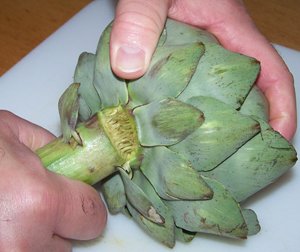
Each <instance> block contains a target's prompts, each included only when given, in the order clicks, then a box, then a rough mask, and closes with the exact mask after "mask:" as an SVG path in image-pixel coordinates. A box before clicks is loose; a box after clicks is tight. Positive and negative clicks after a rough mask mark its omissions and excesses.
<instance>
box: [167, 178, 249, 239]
mask: <svg viewBox="0 0 300 252" xmlns="http://www.w3.org/2000/svg"><path fill="white" fill-rule="evenodd" d="M204 179H205V181H206V182H207V183H208V185H209V186H210V187H211V188H212V190H213V191H214V197H213V198H212V199H210V200H197V201H195V200H193V201H187V200H185V201H164V202H165V204H166V205H167V206H168V207H169V208H170V209H171V211H172V213H173V217H174V220H175V224H176V226H177V227H180V228H183V229H185V230H188V231H191V232H203V233H210V234H216V235H221V236H226V237H232V238H242V239H244V238H246V237H247V234H248V228H247V225H246V222H245V220H244V217H243V215H242V212H241V208H240V206H239V204H238V203H237V202H236V201H235V199H234V198H233V197H232V196H231V195H230V193H229V192H228V191H227V190H226V189H225V188H224V186H223V185H222V184H221V183H219V182H218V181H216V180H212V179H209V178H204Z"/></svg>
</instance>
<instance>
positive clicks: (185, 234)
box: [175, 227, 197, 242]
mask: <svg viewBox="0 0 300 252" xmlns="http://www.w3.org/2000/svg"><path fill="white" fill-rule="evenodd" d="M196 234H197V233H196V232H189V231H186V230H184V229H182V228H178V227H175V237H176V240H178V241H180V242H190V241H192V240H193V239H194V238H195V236H196Z"/></svg>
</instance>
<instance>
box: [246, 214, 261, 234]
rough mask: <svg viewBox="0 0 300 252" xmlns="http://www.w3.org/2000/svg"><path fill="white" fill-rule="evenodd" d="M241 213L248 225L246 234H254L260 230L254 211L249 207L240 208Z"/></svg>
mask: <svg viewBox="0 0 300 252" xmlns="http://www.w3.org/2000/svg"><path fill="white" fill-rule="evenodd" d="M242 214H243V216H244V219H245V221H246V224H247V227H248V235H255V234H257V233H258V232H259V231H260V225H259V222H258V220H257V216H256V213H255V212H254V211H253V210H251V209H242Z"/></svg>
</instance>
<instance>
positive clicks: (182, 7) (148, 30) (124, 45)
mask: <svg viewBox="0 0 300 252" xmlns="http://www.w3.org/2000/svg"><path fill="white" fill-rule="evenodd" d="M167 17H170V18H173V19H176V20H179V21H182V22H185V23H188V24H192V25H195V26H198V27H200V28H203V29H207V30H208V31H210V32H212V33H213V34H215V35H216V37H217V38H218V39H219V41H220V43H221V44H222V45H223V46H224V47H225V48H227V49H229V50H232V51H235V52H239V53H243V54H246V55H248V56H252V57H255V58H257V59H258V60H259V61H260V62H261V67H262V70H261V74H260V76H259V78H258V82H257V85H258V86H259V87H260V88H261V89H262V91H263V92H264V94H265V96H266V97H267V99H268V101H269V103H270V124H271V126H272V127H273V128H274V129H275V130H277V131H279V132H280V133H281V134H282V135H283V136H284V137H285V138H287V139H289V140H291V139H292V137H293V136H294V134H295V131H296V127H297V125H296V121H297V120H296V103H295V91H294V83H293V77H292V75H291V73H290V72H289V70H288V68H287V66H286V65H285V63H284V62H283V60H282V59H281V57H280V56H279V54H278V53H277V52H276V51H275V49H274V48H273V47H272V46H271V45H270V43H269V42H268V41H267V40H266V38H265V37H264V36H263V35H262V34H261V33H260V32H259V31H258V29H257V28H256V27H255V25H254V23H253V21H252V20H251V18H250V17H249V15H248V13H247V11H246V9H245V7H244V5H243V3H242V1H238V0H224V1H219V0H197V1H189V0H173V1H172V0H152V1H144V0H120V1H119V3H118V6H117V10H116V18H115V22H114V25H113V30H112V35H111V65H112V68H113V71H114V72H115V73H116V74H117V75H118V76H119V77H122V78H126V79H133V78H137V77H140V76H141V75H142V74H143V73H144V72H145V71H146V69H147V67H148V65H149V61H150V59H151V55H152V53H153V51H154V48H155V46H156V43H157V41H158V38H159V35H160V33H161V31H162V29H163V26H164V22H165V20H166V18H167Z"/></svg>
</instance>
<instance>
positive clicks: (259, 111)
mask: <svg viewBox="0 0 300 252" xmlns="http://www.w3.org/2000/svg"><path fill="white" fill-rule="evenodd" d="M240 112H241V113H242V114H244V115H252V116H255V117H257V118H260V119H262V120H264V121H266V122H268V121H269V103H268V101H267V99H266V97H265V96H264V94H263V93H262V92H261V91H260V89H259V88H258V87H257V86H254V87H253V88H252V89H251V91H250V92H249V94H248V96H247V97H246V99H245V101H244V103H243V105H242V106H241V108H240Z"/></svg>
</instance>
